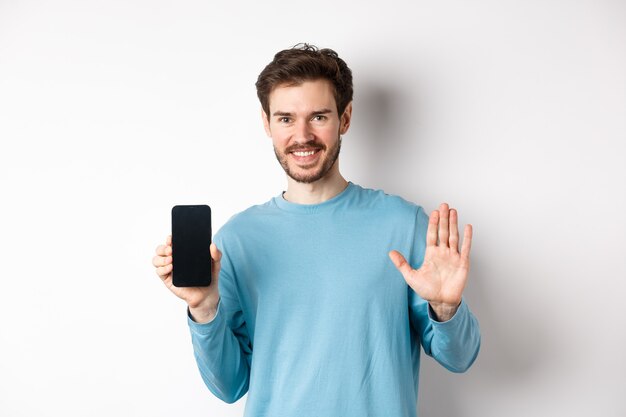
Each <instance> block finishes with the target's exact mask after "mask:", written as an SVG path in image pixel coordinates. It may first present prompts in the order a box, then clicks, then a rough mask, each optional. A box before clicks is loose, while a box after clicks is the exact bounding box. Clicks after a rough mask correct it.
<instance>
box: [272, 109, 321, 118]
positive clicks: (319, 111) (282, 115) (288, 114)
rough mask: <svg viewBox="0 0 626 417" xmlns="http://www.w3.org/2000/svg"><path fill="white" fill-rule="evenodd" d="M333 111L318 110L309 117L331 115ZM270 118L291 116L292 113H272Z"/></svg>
mask: <svg viewBox="0 0 626 417" xmlns="http://www.w3.org/2000/svg"><path fill="white" fill-rule="evenodd" d="M332 112H333V111H332V110H331V109H320V110H315V111H313V112H311V114H310V116H315V115H318V114H328V113H332ZM272 116H281V117H284V116H289V117H291V116H293V113H290V112H287V111H275V112H274V113H272Z"/></svg>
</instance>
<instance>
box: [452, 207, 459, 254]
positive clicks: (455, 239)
mask: <svg viewBox="0 0 626 417" xmlns="http://www.w3.org/2000/svg"><path fill="white" fill-rule="evenodd" d="M450 249H452V250H453V251H455V252H458V251H459V215H458V213H457V212H456V210H455V209H450Z"/></svg>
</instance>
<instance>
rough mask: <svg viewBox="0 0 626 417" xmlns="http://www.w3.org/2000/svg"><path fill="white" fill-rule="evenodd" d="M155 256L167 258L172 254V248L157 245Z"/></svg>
mask: <svg viewBox="0 0 626 417" xmlns="http://www.w3.org/2000/svg"><path fill="white" fill-rule="evenodd" d="M156 254H157V255H159V256H169V255H171V254H172V247H171V246H167V245H159V246H157V248H156Z"/></svg>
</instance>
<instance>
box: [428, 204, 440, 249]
mask: <svg viewBox="0 0 626 417" xmlns="http://www.w3.org/2000/svg"><path fill="white" fill-rule="evenodd" d="M438 225H439V212H438V211H437V210H435V211H433V212H432V213H430V218H429V219H428V231H427V232H426V246H435V245H436V244H437V227H438Z"/></svg>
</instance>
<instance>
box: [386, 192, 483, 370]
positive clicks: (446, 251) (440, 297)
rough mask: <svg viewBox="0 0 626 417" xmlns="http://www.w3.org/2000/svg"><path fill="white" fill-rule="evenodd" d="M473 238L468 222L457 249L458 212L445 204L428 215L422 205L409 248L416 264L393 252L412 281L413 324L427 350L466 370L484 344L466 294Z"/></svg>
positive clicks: (441, 360) (448, 365)
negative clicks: (481, 344)
mask: <svg viewBox="0 0 626 417" xmlns="http://www.w3.org/2000/svg"><path fill="white" fill-rule="evenodd" d="M471 239H472V227H471V226H470V225H467V226H466V227H465V234H464V239H463V245H462V247H461V251H460V252H459V248H458V243H459V235H458V226H457V213H456V210H454V209H452V210H450V209H449V208H448V205H447V204H445V203H444V204H442V205H441V206H440V207H439V210H438V211H434V212H433V213H432V214H431V216H430V219H429V218H428V216H426V214H425V213H424V212H423V210H422V209H421V208H419V209H418V213H417V218H416V223H415V237H414V245H413V249H412V252H411V260H412V261H413V263H414V264H415V265H418V269H413V268H412V267H411V265H410V264H409V263H408V262H407V261H406V259H405V258H404V256H402V254H400V253H399V252H397V251H392V252H390V254H389V256H390V258H391V260H392V261H393V263H394V264H395V266H396V267H397V268H398V270H399V271H400V272H401V273H402V275H403V277H404V279H405V280H406V282H407V284H408V285H409V289H408V291H409V294H408V297H409V309H410V318H411V324H412V326H413V329H414V330H415V331H416V332H417V333H418V335H419V336H420V341H421V343H422V346H423V347H424V351H425V352H426V353H427V354H428V355H431V356H433V357H434V358H435V359H436V360H437V361H438V362H439V363H441V364H442V365H443V366H445V367H446V368H447V369H449V370H451V371H454V372H463V371H465V370H467V369H468V368H469V366H470V365H471V364H472V363H473V362H474V360H475V359H476V356H477V354H478V350H479V348H480V330H479V327H478V321H477V320H476V318H475V317H474V316H473V315H472V313H471V312H470V311H469V309H468V307H467V305H466V304H465V302H464V301H463V298H462V293H463V289H464V288H465V284H466V282H467V276H468V272H469V252H470V247H471Z"/></svg>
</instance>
